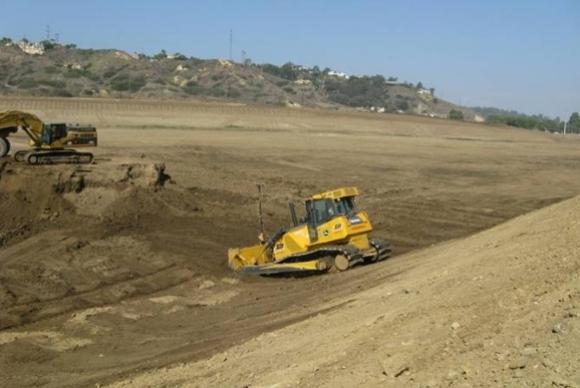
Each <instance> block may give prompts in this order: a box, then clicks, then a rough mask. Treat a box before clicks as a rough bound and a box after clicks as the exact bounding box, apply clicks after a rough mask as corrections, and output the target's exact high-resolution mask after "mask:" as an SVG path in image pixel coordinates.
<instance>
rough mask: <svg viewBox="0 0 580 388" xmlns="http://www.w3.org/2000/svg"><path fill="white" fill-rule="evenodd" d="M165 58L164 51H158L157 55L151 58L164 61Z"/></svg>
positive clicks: (165, 52)
mask: <svg viewBox="0 0 580 388" xmlns="http://www.w3.org/2000/svg"><path fill="white" fill-rule="evenodd" d="M165 58H167V51H165V50H164V49H162V50H161V51H159V53H157V54H155V55H154V56H153V59H157V60H159V59H165Z"/></svg>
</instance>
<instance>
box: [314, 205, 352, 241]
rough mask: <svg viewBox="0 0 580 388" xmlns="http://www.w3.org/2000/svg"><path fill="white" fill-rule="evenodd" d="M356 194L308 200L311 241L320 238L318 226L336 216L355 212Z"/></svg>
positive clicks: (348, 215) (350, 214) (349, 214)
mask: <svg viewBox="0 0 580 388" xmlns="http://www.w3.org/2000/svg"><path fill="white" fill-rule="evenodd" d="M355 211H356V207H355V201H354V196H348V197H342V198H334V199H333V198H320V199H309V200H307V201H306V224H307V225H308V235H309V237H310V241H316V240H317V239H318V233H317V227H318V226H319V225H322V224H324V223H326V222H328V221H330V220H332V219H333V218H335V217H338V216H347V217H350V216H352V215H354V214H355Z"/></svg>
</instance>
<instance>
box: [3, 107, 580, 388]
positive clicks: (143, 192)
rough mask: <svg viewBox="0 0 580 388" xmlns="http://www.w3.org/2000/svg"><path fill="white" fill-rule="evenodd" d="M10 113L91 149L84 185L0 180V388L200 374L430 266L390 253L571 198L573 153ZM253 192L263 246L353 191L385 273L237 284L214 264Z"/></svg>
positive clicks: (183, 121)
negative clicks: (275, 233) (187, 371)
mask: <svg viewBox="0 0 580 388" xmlns="http://www.w3.org/2000/svg"><path fill="white" fill-rule="evenodd" d="M12 108H17V109H22V110H30V111H32V112H34V113H37V114H39V115H40V116H41V117H42V118H44V119H46V120H47V121H61V120H62V121H67V122H68V121H73V122H76V121H78V122H92V123H94V124H96V125H97V127H98V128H99V136H100V140H99V148H98V149H96V150H95V152H96V161H95V164H93V165H90V166H85V167H74V166H41V167H38V168H30V167H27V166H23V165H20V164H15V163H13V162H10V161H9V160H8V159H6V160H2V161H0V215H1V217H0V330H1V331H0V385H1V386H34V385H47V386H58V387H61V386H83V385H94V384H96V383H98V384H103V383H110V382H114V381H116V380H119V379H124V378H126V377H127V376H131V375H133V374H135V373H137V372H139V371H141V370H144V369H149V368H159V367H163V366H167V365H171V364H174V363H180V362H191V361H196V360H197V361H202V360H206V359H209V358H210V357H211V356H212V355H214V354H219V353H220V352H223V351H225V350H226V349H228V348H231V347H232V346H235V345H238V344H241V343H243V342H245V341H248V340H251V339H252V338H255V337H259V336H260V335H262V334H263V333H267V332H271V331H273V330H276V329H279V328H283V327H285V326H288V325H290V324H293V323H297V322H301V321H304V320H307V319H308V318H310V317H313V316H317V315H325V314H334V312H333V311H339V310H345V309H348V308H349V307H348V306H349V305H348V304H345V305H337V304H339V303H341V301H344V300H345V298H346V299H349V298H351V297H352V298H356V295H358V294H359V293H360V292H363V291H364V290H366V289H369V288H371V287H375V286H377V285H380V284H385V285H389V284H391V283H392V282H398V281H399V279H400V280H401V281H403V280H404V281H405V282H412V281H413V280H412V278H411V277H409V278H408V275H407V273H408V272H409V271H410V270H411V269H412V268H420V267H423V265H425V266H427V267H426V268H430V267H429V265H431V264H429V263H430V261H429V259H428V257H427V256H421V255H419V256H408V255H402V254H404V253H405V252H409V251H411V250H415V249H418V248H424V247H428V246H430V245H432V244H436V243H440V242H442V241H445V240H449V239H452V238H461V237H465V236H468V235H470V234H473V233H474V232H477V231H481V230H483V229H486V228H489V227H492V226H494V225H497V224H499V223H501V222H503V221H505V220H507V219H510V218H512V217H514V216H517V215H521V214H523V213H527V212H529V211H531V210H534V209H537V208H540V207H544V206H546V205H549V204H552V203H554V202H559V201H561V200H563V199H566V198H570V197H572V196H575V195H577V193H578V192H579V191H580V182H579V181H578V180H577V171H578V169H579V168H580V156H579V154H578V145H579V142H578V140H577V139H575V138H574V137H567V138H566V139H561V138H559V137H556V136H550V135H546V134H543V133H538V132H529V131H519V130H507V129H504V128H496V127H488V126H484V125H476V124H466V123H456V122H448V121H445V120H429V119H424V118H415V117H408V116H397V115H393V116H391V115H370V114H354V113H340V112H321V111H315V110H294V109H282V108H272V107H261V106H245V105H223V104H222V105H220V104H198V103H169V102H152V101H145V102H143V101H124V100H75V99H29V98H22V99H9V98H3V99H0V109H2V110H3V109H12ZM11 140H12V141H13V145H14V148H15V149H20V148H23V147H25V146H26V144H25V138H24V137H22V136H21V135H20V136H13V137H12V136H11ZM161 164H163V165H164V166H165V167H166V168H165V170H164V171H165V174H169V175H170V176H171V179H169V178H165V179H163V184H159V182H158V180H159V179H158V178H159V175H160V174H159V171H160V170H159V168H156V167H155V166H157V167H159V166H160V165H161ZM256 183H263V184H265V187H266V195H265V212H266V227H267V230H269V231H272V230H274V229H275V228H276V227H278V226H280V225H285V224H288V223H289V222H290V220H289V216H288V212H287V202H288V201H289V200H300V199H301V198H304V197H305V196H308V195H311V194H313V193H316V192H319V191H323V190H327V189H329V188H332V187H337V186H344V185H357V186H359V187H360V188H361V190H362V192H363V196H362V197H361V198H360V201H359V204H360V206H361V207H363V208H364V209H366V210H367V211H368V212H369V214H370V215H371V217H372V220H373V224H374V226H375V235H377V236H378V237H381V238H387V239H390V240H391V241H392V242H393V244H394V246H395V252H396V254H397V255H399V256H398V258H395V259H394V260H392V261H388V262H385V263H383V264H379V265H376V266H375V265H372V266H365V267H358V268H354V269H352V270H351V271H348V272H346V273H343V274H339V275H337V276H315V277H309V278H302V279H264V278H242V277H237V276H236V275H234V274H232V273H231V272H230V271H229V269H228V268H227V265H226V250H227V248H228V247H232V246H242V245H247V244H251V243H254V242H255V241H256V235H257V221H256V203H255V199H256V188H255V184H256ZM415 257H416V258H415ZM468 259H469V258H467V259H465V260H468ZM450 260H451V259H450ZM457 260H459V259H457ZM423 261H425V264H423ZM451 262H453V263H455V261H453V260H451ZM443 263H444V260H443V259H441V260H440V261H439V264H438V265H437V266H438V267H439V269H440V270H441V271H444V270H445V268H443V267H441V266H443ZM459 264H460V263H457V265H459ZM453 265H455V264H453ZM425 271H426V270H425ZM496 272H499V270H497V271H496ZM494 273H495V272H494ZM516 275H517V273H514V274H513V276H516ZM475 276H479V275H474V276H473V277H475ZM469 284H475V283H469ZM498 284H499V283H498ZM433 287H434V286H433ZM407 288H408V289H409V290H411V286H407ZM483 290H484V291H485V292H483V291H482V295H481V297H482V298H483V297H485V296H486V295H488V294H489V292H487V291H489V289H487V288H484V289H483ZM458 292H459V291H458ZM469 292H470V289H469V288H466V289H465V290H464V293H465V294H466V295H467V294H469ZM405 295H414V294H412V293H411V292H409V294H405ZM420 296H421V297H425V298H426V299H427V301H426V302H425V303H431V304H433V305H434V306H436V303H437V298H436V297H435V296H433V295H431V294H430V293H429V292H424V293H421V294H420ZM413 303H414V302H413ZM472 303H473V304H478V303H479V302H478V300H477V299H475V300H473V301H472ZM481 303H483V304H485V303H486V302H485V300H484V299H482V302H481ZM333 306H336V307H333ZM424 313H425V314H428V311H424ZM453 319H455V320H458V318H453ZM458 322H460V324H463V323H462V322H461V321H459V320H458ZM421 330H422V329H421ZM484 333H487V335H492V334H493V331H492V330H491V329H490V330H488V331H487V332H484ZM482 335H483V334H482ZM455 350H456V349H455V348H454V349H452V351H455ZM387 373H391V371H387Z"/></svg>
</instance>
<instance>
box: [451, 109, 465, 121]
mask: <svg viewBox="0 0 580 388" xmlns="http://www.w3.org/2000/svg"><path fill="white" fill-rule="evenodd" d="M447 117H449V119H451V120H463V112H462V111H460V110H456V109H451V111H450V112H449V115H448V116H447Z"/></svg>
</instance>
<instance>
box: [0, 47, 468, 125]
mask: <svg viewBox="0 0 580 388" xmlns="http://www.w3.org/2000/svg"><path fill="white" fill-rule="evenodd" d="M0 94H3V95H20V96H51V97H115V98H135V97H137V98H157V99H159V98H162V99H219V100H229V101H236V102H244V103H266V104H274V105H288V106H310V107H319V108H332V109H339V108H346V107H349V108H360V109H367V110H369V109H371V108H372V109H374V110H380V111H381V112H382V111H386V112H396V111H399V112H405V113H416V114H424V115H435V116H440V117H446V116H447V114H448V113H449V111H450V110H452V109H460V110H462V111H463V112H464V114H465V117H466V118H467V119H473V117H474V113H473V112H471V111H470V110H469V109H467V108H463V107H458V106H456V105H454V104H451V103H449V102H446V101H444V100H441V99H438V98H437V97H435V96H434V95H433V94H432V93H430V92H429V91H428V90H426V89H425V90H424V89H419V88H417V87H415V86H413V85H411V84H403V83H392V82H391V83H389V82H386V81H385V79H384V78H383V77H381V76H373V77H367V76H360V77H351V78H350V79H347V78H344V77H340V76H335V75H333V73H331V72H329V71H328V70H327V71H326V72H321V71H319V70H317V68H313V69H308V68H303V67H301V66H297V65H292V64H286V65H284V66H282V67H278V66H274V65H256V64H252V63H246V64H240V63H235V62H231V61H227V60H222V59H208V60H204V59H198V58H193V57H192V58H187V57H185V56H183V55H180V54H178V55H173V56H168V55H166V54H163V55H157V56H154V57H149V56H145V55H143V54H139V55H137V54H129V53H126V52H124V51H120V50H112V49H111V50H92V49H79V48H76V47H74V45H60V44H56V43H54V42H44V43H38V44H32V43H26V42H18V44H17V43H15V42H12V41H10V40H8V39H7V38H4V40H2V41H0Z"/></svg>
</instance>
